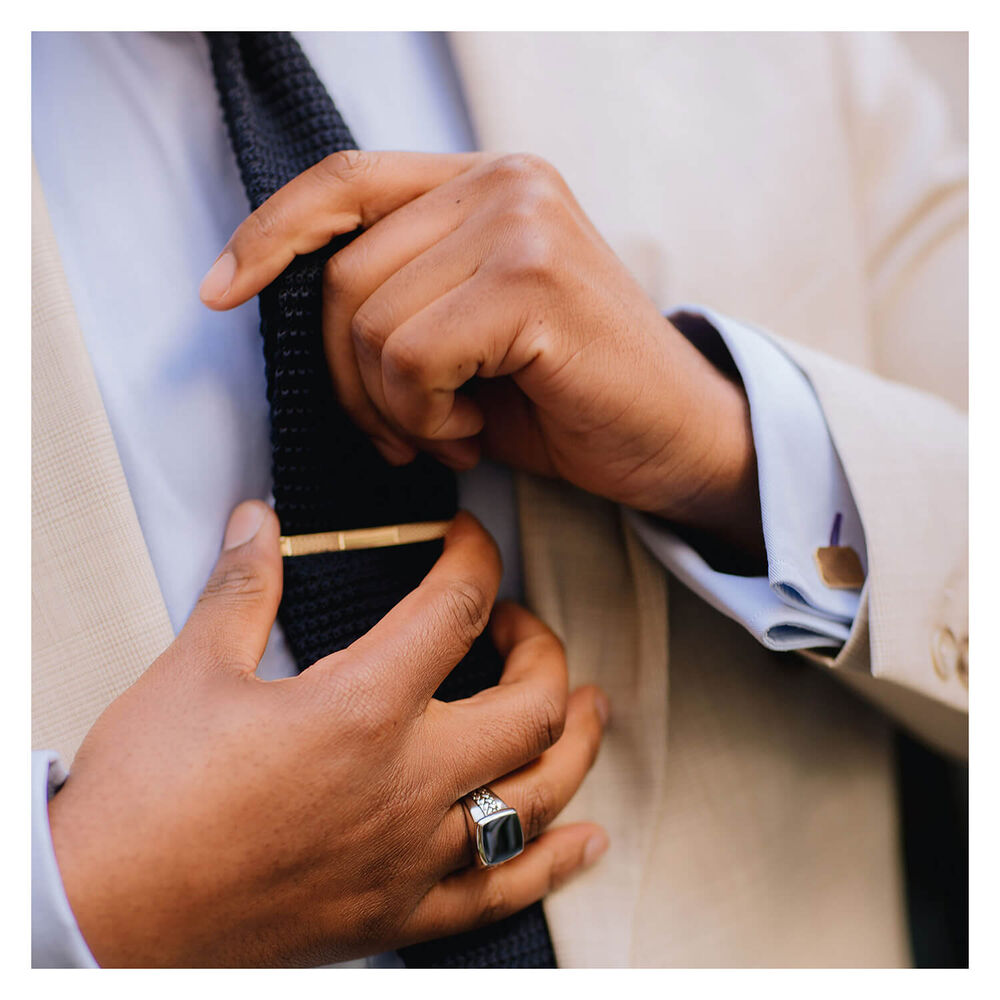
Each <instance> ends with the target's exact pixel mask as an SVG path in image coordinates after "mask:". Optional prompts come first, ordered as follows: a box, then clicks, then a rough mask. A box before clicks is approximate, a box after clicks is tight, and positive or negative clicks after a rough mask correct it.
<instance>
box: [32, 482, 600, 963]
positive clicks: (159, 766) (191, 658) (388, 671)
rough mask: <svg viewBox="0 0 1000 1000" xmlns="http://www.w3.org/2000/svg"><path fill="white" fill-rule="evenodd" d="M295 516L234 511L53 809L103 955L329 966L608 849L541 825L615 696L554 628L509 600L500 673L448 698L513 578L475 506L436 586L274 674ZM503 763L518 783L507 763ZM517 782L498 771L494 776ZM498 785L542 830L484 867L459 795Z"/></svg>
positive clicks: (463, 916) (531, 891) (64, 865)
mask: <svg viewBox="0 0 1000 1000" xmlns="http://www.w3.org/2000/svg"><path fill="white" fill-rule="evenodd" d="M281 575H282V574H281V556H280V555H279V552H278V522H277V518H276V517H275V516H274V513H273V512H272V511H271V510H270V509H269V508H268V507H267V506H266V505H264V504H262V503H259V502H249V503H245V504H242V505H240V507H238V508H237V509H236V511H235V512H234V514H233V516H232V518H231V520H230V522H229V526H228V529H227V532H226V539H225V542H224V551H223V552H222V555H221V556H220V558H219V562H218V565H217V566H216V569H215V572H214V573H213V575H212V578H211V580H210V581H209V583H208V585H207V587H206V588H205V591H204V594H203V595H202V597H201V599H200V601H199V603H198V605H197V607H196V608H195V609H194V611H193V612H192V614H191V617H190V619H189V620H188V622H187V624H186V625H185V627H184V629H183V630H182V631H181V633H180V634H179V635H178V637H177V639H176V641H175V642H174V643H173V644H172V645H171V646H170V647H169V648H168V649H167V650H166V651H165V652H164V653H163V655H162V656H160V658H159V659H157V660H156V662H155V663H153V664H152V666H151V667H150V668H149V669H148V670H147V671H146V672H145V673H144V674H143V675H142V677H141V678H140V679H139V680H138V681H137V682H136V683H135V684H134V685H133V686H132V687H131V688H129V689H128V690H127V691H126V692H125V693H124V694H122V695H121V696H120V697H119V698H118V699H117V700H115V701H114V702H112V704H111V705H110V706H109V707H108V709H107V710H106V711H105V712H104V714H103V715H102V716H101V717H100V718H99V719H98V721H97V722H96V723H95V725H94V727H93V728H92V729H91V731H90V733H89V734H88V735H87V738H86V740H85V741H84V744H83V746H82V747H81V748H80V751H79V753H78V754H77V757H76V759H75V761H74V762H73V769H72V774H71V776H70V778H69V780H68V781H67V783H66V784H65V785H64V787H63V788H62V790H61V791H60V792H59V793H58V794H57V795H56V796H55V797H54V798H53V800H52V802H51V803H50V806H49V814H50V821H51V828H52V839H53V844H54V846H55V851H56V856H57V858H58V861H59V867H60V871H61V873H62V876H63V882H64V885H65V887H66V892H67V895H68V897H69V900H70V904H71V905H72V907H73V912H74V914H75V915H76V917H77V920H78V923H79V925H80V929H81V931H82V932H83V935H84V938H85V939H86V941H87V943H88V945H89V946H90V948H91V950H92V952H93V954H94V956H95V958H96V959H97V961H98V962H99V963H100V964H101V965H112V966H120V965H143V966H161V965H214V966H218V965H226V966H232V965H256V966H259V965H287V964H322V963H328V962H331V961H336V960H342V959H347V958H351V957H355V956H359V955H364V954H370V953H373V952H377V951H380V950H383V949H388V948H394V947H399V946H402V945H405V944H409V943H413V942H417V941H420V940H424V939H428V938H431V937H438V936H442V935H446V934H452V933H456V932H459V931H464V930H467V929H469V928H472V927H474V926H476V925H478V924H481V923H484V922H489V921H494V920H497V919H499V918H501V917H504V916H506V915H507V914H510V913H513V912H515V911H517V910H519V909H521V908H523V907H525V906H527V905H528V904H530V903H532V902H533V901H535V900H537V899H539V898H540V897H542V896H543V895H545V894H546V893H547V892H548V891H549V890H550V889H552V888H554V887H555V886H557V885H558V884H559V883H560V882H562V881H563V880H564V879H566V878H567V877H568V876H569V875H571V874H572V873H573V872H574V871H576V870H577V869H579V868H580V867H582V866H584V865H587V864H590V863H592V862H593V861H595V860H596V859H597V857H598V856H600V854H601V853H602V852H603V850H604V849H605V847H606V846H607V838H606V836H605V834H604V832H603V831H602V830H601V828H600V827H598V826H595V825H594V824H590V823H577V824H573V825H570V826H565V827H562V828H560V829H556V830H552V831H549V832H544V833H543V832H542V831H543V830H544V829H545V827H546V826H547V825H548V824H549V822H550V821H551V820H552V819H553V818H554V817H555V815H556V814H557V813H558V812H559V811H560V810H561V809H562V807H563V806H564V805H565V803H566V802H567V801H568V800H569V798H570V797H571V796H572V795H573V793H574V792H575V791H576V789H577V787H578V786H579V784H580V782H581V781H582V780H583V778H584V775H585V774H586V773H587V771H588V769H589V768H590V766H591V764H592V763H593V761H594V758H595V756H596V754H597V749H598V746H599V744H600V740H601V734H602V730H603V720H604V719H606V717H607V701H606V699H605V697H604V695H603V694H602V693H601V692H600V691H598V690H597V689H596V688H593V687H589V688H581V689H580V690H578V691H576V692H574V693H573V694H572V695H568V694H567V675H566V664H565V660H564V657H563V652H562V648H561V646H560V644H559V642H558V640H557V639H556V638H555V636H554V635H553V634H552V633H551V632H550V631H549V630H548V629H547V628H546V627H545V626H544V625H543V624H542V623H541V622H539V621H538V619H536V618H535V617H534V616H532V615H531V614H529V613H528V612H527V611H525V610H524V609H522V608H520V607H518V606H516V605H512V604H503V605H500V606H498V607H497V608H496V610H495V612H494V614H493V618H492V625H491V629H492V634H493V637H494V639H495V641H496V644H497V647H498V648H499V650H500V652H501V654H503V655H504V656H505V658H506V666H505V669H504V674H503V677H502V679H501V682H500V684H499V686H498V687H495V688H491V689H489V690H486V691H483V692H481V693H480V694H477V695H476V696H475V697H473V698H468V699H465V700H463V701H458V702H453V703H450V704H445V703H443V702H439V701H436V700H435V699H434V698H433V697H432V695H433V693H434V691H435V689H436V688H437V686H438V685H439V684H440V682H441V681H442V679H443V678H444V677H445V675H446V674H448V672H449V671H450V670H451V669H452V668H453V667H454V666H455V664H456V663H458V661H459V660H460V659H461V658H462V656H463V655H464V654H465V652H466V650H467V649H468V648H469V646H470V644H471V643H472V641H473V640H474V639H475V637H476V635H477V634H478V633H479V632H480V631H481V630H482V628H483V626H484V625H485V623H486V621H487V618H488V617H489V614H490V608H491V606H492V603H493V599H494V597H495V594H496V588H497V585H498V583H499V579H500V563H499V557H498V554H497V551H496V547H495V546H494V545H493V543H492V541H491V540H490V538H489V536H488V535H487V534H486V533H485V532H484V531H483V530H482V528H481V527H480V526H479V524H478V523H477V522H476V521H475V520H473V519H472V518H471V517H469V516H468V515H465V514H460V515H459V516H458V517H457V518H456V519H455V523H454V525H453V526H452V528H451V530H450V532H449V533H448V536H447V538H446V539H445V548H444V552H443V554H442V556H441V558H440V559H439V560H438V562H437V563H436V564H435V566H434V567H433V568H432V569H431V571H430V572H429V573H428V574H427V576H426V577H425V579H424V581H423V582H422V583H421V585H420V586H419V587H418V588H417V589H416V590H415V591H413V592H412V593H411V594H410V595H408V596H407V597H406V598H405V599H404V600H403V601H401V602H400V603H399V604H398V605H397V606H396V607H395V608H394V609H393V610H392V611H390V612H389V614H387V615H386V616H385V618H383V619H382V621H381V622H379V624H378V625H376V626H375V627H374V628H373V629H372V630H371V631H370V632H369V633H368V634H367V635H365V636H364V637H362V638H361V639H359V640H358V641H357V642H355V643H354V644H353V645H352V646H351V647H349V648H348V649H346V650H344V651H342V652H339V653H335V654H333V655H332V656H328V657H326V658H325V659H323V660H320V661H319V662H318V663H316V664H315V665H313V666H312V667H311V668H310V669H309V670H307V671H306V672H305V673H303V674H301V675H300V676H298V677H295V678H291V679H288V680H282V681H274V682H265V681H261V680H259V679H258V678H257V677H256V676H255V673H254V671H255V668H256V666H257V663H258V661H259V659H260V656H261V654H262V652H263V650H264V646H265V644H266V642H267V637H268V633H269V632H270V628H271V625H272V623H273V621H274V616H275V613H276V610H277V607H278V603H279V599H280V597H281ZM504 775H506V777H502V776H504ZM497 779H499V780H497ZM487 783H489V784H491V785H492V787H493V788H495V789H496V791H497V793H498V794H499V795H500V796H501V797H502V798H503V799H504V800H505V801H506V802H508V803H510V804H511V805H513V806H515V807H516V808H518V809H519V811H520V815H521V820H522V823H523V825H524V830H525V836H526V837H528V838H537V839H534V840H533V841H532V842H531V843H529V844H528V846H527V847H526V849H525V851H524V853H523V854H522V855H521V856H520V857H518V858H515V859H514V860H513V861H510V862H508V863H507V864H505V865H503V866H501V867H499V868H496V869H490V870H487V871H481V870H477V869H474V868H471V867H469V866H470V864H471V862H472V859H473V855H472V847H471V841H470V838H469V835H468V832H467V828H466V821H465V817H464V815H463V812H462V807H461V806H459V805H456V802H457V801H458V799H459V798H460V797H461V796H463V795H465V794H466V793H468V792H469V791H471V790H472V789H474V788H476V787H478V786H480V785H483V784H487Z"/></svg>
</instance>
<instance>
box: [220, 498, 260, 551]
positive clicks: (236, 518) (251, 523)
mask: <svg viewBox="0 0 1000 1000" xmlns="http://www.w3.org/2000/svg"><path fill="white" fill-rule="evenodd" d="M266 514H267V507H265V506H264V504H262V503H259V502H255V501H253V500H249V501H247V502H246V503H241V504H240V505H239V507H237V508H236V510H234V511H233V513H232V515H231V516H230V518H229V524H227V525H226V537H225V538H223V540H222V548H223V550H229V549H235V548H237V547H238V546H240V545H246V543H247V542H249V541H250V539H251V538H253V537H254V535H256V534H257V532H258V531H260V526H261V525H262V524H263V523H264V517H265V515H266Z"/></svg>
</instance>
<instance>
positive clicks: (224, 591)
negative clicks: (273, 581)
mask: <svg viewBox="0 0 1000 1000" xmlns="http://www.w3.org/2000/svg"><path fill="white" fill-rule="evenodd" d="M266 590H267V584H266V582H265V580H264V577H263V576H262V575H261V573H260V572H258V570H257V567H256V566H254V565H253V564H252V563H249V562H231V563H227V564H226V565H225V566H221V567H219V568H217V569H216V571H215V572H214V573H213V574H212V575H211V576H210V577H209V580H208V583H206V584H205V589H204V590H203V591H202V593H201V597H200V598H199V603H201V602H202V601H206V600H209V601H212V600H218V599H220V598H222V599H238V600H248V599H254V598H257V597H261V596H263V595H264V593H265V592H266Z"/></svg>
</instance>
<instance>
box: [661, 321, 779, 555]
mask: <svg viewBox="0 0 1000 1000" xmlns="http://www.w3.org/2000/svg"><path fill="white" fill-rule="evenodd" d="M678 340H679V342H680V351H679V353H680V354H682V358H683V360H681V361H680V362H679V363H678V364H677V365H676V366H675V369H674V370H675V372H676V373H677V375H678V379H677V382H678V385H677V388H676V389H675V391H674V393H672V394H671V398H672V406H673V407H677V406H678V404H679V405H680V407H681V409H680V411H678V410H677V409H675V410H674V412H675V413H676V412H680V414H681V417H680V419H679V421H678V428H677V430H676V431H675V433H674V438H673V441H672V443H671V447H670V449H669V450H670V452H671V453H672V455H673V456H674V461H675V463H676V464H675V467H674V469H673V470H670V471H669V472H667V473H666V475H665V477H664V483H665V484H666V485H667V488H666V489H665V490H664V495H663V500H662V502H661V503H660V504H659V505H656V506H650V507H647V508H646V509H647V510H648V511H649V512H650V513H652V514H654V515H656V516H658V517H661V518H663V519H664V520H668V521H671V522H673V523H675V524H677V525H679V526H682V527H683V528H685V529H688V530H689V531H690V532H693V533H695V534H697V535H698V536H700V537H702V538H703V539H706V540H711V541H712V542H713V543H714V546H715V547H716V549H719V550H729V551H730V553H731V558H727V559H726V561H727V562H733V563H735V564H737V565H739V566H740V567H741V568H742V569H743V570H744V571H745V570H747V569H748V568H749V567H757V568H758V569H760V568H761V567H766V564H767V559H766V554H765V550H764V538H763V530H762V528H761V518H760V494H759V487H758V479H757V456H756V451H755V449H754V439H753V430H752V427H751V424H750V405H749V402H748V401H747V397H746V393H745V391H744V389H743V386H742V383H740V382H739V380H738V378H736V377H730V376H729V375H727V374H725V373H723V372H722V371H720V370H719V368H717V367H716V366H715V365H714V364H712V363H711V362H710V361H709V360H708V359H707V358H706V357H705V356H704V355H703V354H702V353H701V352H700V351H699V350H698V349H697V348H696V347H695V346H694V345H692V344H691V343H690V342H689V341H688V340H687V339H686V338H684V337H682V336H680V335H678ZM762 571H763V570H762Z"/></svg>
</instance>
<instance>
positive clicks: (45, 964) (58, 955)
mask: <svg viewBox="0 0 1000 1000" xmlns="http://www.w3.org/2000/svg"><path fill="white" fill-rule="evenodd" d="M65 780H66V768H65V767H64V766H63V763H62V761H61V760H60V759H59V755H58V754H57V753H55V752H54V751H52V750H32V752H31V967H32V968H33V969H96V968H97V967H98V966H97V962H96V961H94V956H93V955H92V954H91V953H90V949H89V948H88V947H87V943H86V941H84V940H83V935H82V934H81V933H80V928H79V927H78V926H77V923H76V917H74V916H73V911H72V909H71V908H70V905H69V900H68V899H67V898H66V891H65V890H64V889H63V883H62V876H61V875H60V873H59V864H58V862H57V861H56V854H55V851H54V850H53V848H52V834H51V831H50V830H49V799H51V798H52V796H53V795H55V794H56V792H58V791H59V789H60V787H62V784H63V782H64V781H65Z"/></svg>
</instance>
